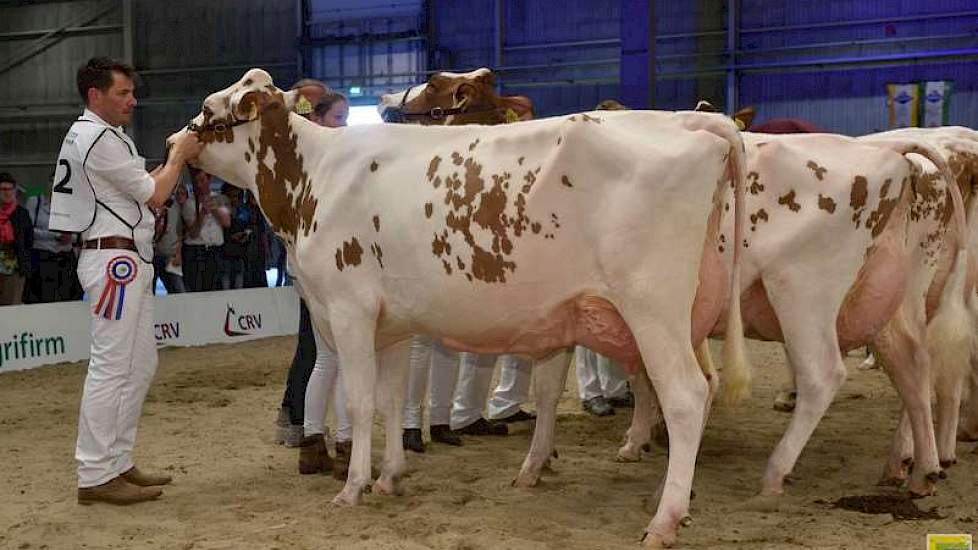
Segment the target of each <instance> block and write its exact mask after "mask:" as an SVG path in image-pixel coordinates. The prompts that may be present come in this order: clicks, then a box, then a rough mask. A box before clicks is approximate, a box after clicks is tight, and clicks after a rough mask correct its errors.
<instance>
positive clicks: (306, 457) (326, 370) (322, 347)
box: [299, 327, 353, 480]
mask: <svg viewBox="0 0 978 550" xmlns="http://www.w3.org/2000/svg"><path fill="white" fill-rule="evenodd" d="M313 337H314V338H315V341H316V364H315V365H314V366H313V368H312V374H310V375H309V383H308V384H307V385H306V398H305V410H304V411H303V421H302V422H303V438H302V441H301V443H299V473H300V474H315V473H320V472H328V471H330V470H332V471H333V477H334V478H336V479H341V480H345V479H346V474H347V471H348V470H349V467H350V454H351V453H352V451H353V443H352V440H353V437H352V431H351V428H350V419H349V416H347V413H346V390H345V389H344V388H343V378H342V376H341V374H340V361H339V357H338V356H337V355H336V352H335V351H333V350H331V349H329V347H328V346H326V344H325V343H324V342H323V341H322V339H320V337H319V332H318V331H317V330H316V329H315V327H314V328H313ZM330 395H332V396H333V415H334V416H335V417H336V437H335V438H334V441H335V449H336V463H335V464H334V463H333V461H332V459H331V458H330V456H329V453H328V451H327V450H326V437H327V435H328V434H329V430H328V428H326V404H327V402H328V400H329V396H330Z"/></svg>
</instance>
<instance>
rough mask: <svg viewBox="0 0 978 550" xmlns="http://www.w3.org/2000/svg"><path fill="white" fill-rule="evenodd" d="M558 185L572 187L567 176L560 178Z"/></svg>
mask: <svg viewBox="0 0 978 550" xmlns="http://www.w3.org/2000/svg"><path fill="white" fill-rule="evenodd" d="M560 183H562V184H564V186H565V187H574V185H573V184H571V181H570V178H568V177H567V176H561V177H560Z"/></svg>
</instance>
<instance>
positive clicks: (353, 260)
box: [343, 237, 363, 266]
mask: <svg viewBox="0 0 978 550" xmlns="http://www.w3.org/2000/svg"><path fill="white" fill-rule="evenodd" d="M362 255H363V248H361V247H360V241H358V240H357V238H356V237H353V238H351V239H350V242H346V241H343V263H345V264H346V265H349V266H355V265H360V261H361V256H362Z"/></svg>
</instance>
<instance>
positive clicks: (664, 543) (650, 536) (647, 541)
mask: <svg viewBox="0 0 978 550" xmlns="http://www.w3.org/2000/svg"><path fill="white" fill-rule="evenodd" d="M675 541H676V537H665V536H663V535H659V534H656V533H649V532H646V533H645V536H644V537H642V548H648V549H652V548H669V547H670V546H672V543H674V542H675Z"/></svg>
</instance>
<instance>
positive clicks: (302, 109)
mask: <svg viewBox="0 0 978 550" xmlns="http://www.w3.org/2000/svg"><path fill="white" fill-rule="evenodd" d="M295 112H296V113H298V114H300V115H308V114H309V113H311V112H312V103H309V100H308V99H306V96H304V95H302V94H299V100H298V101H296V102H295Z"/></svg>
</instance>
